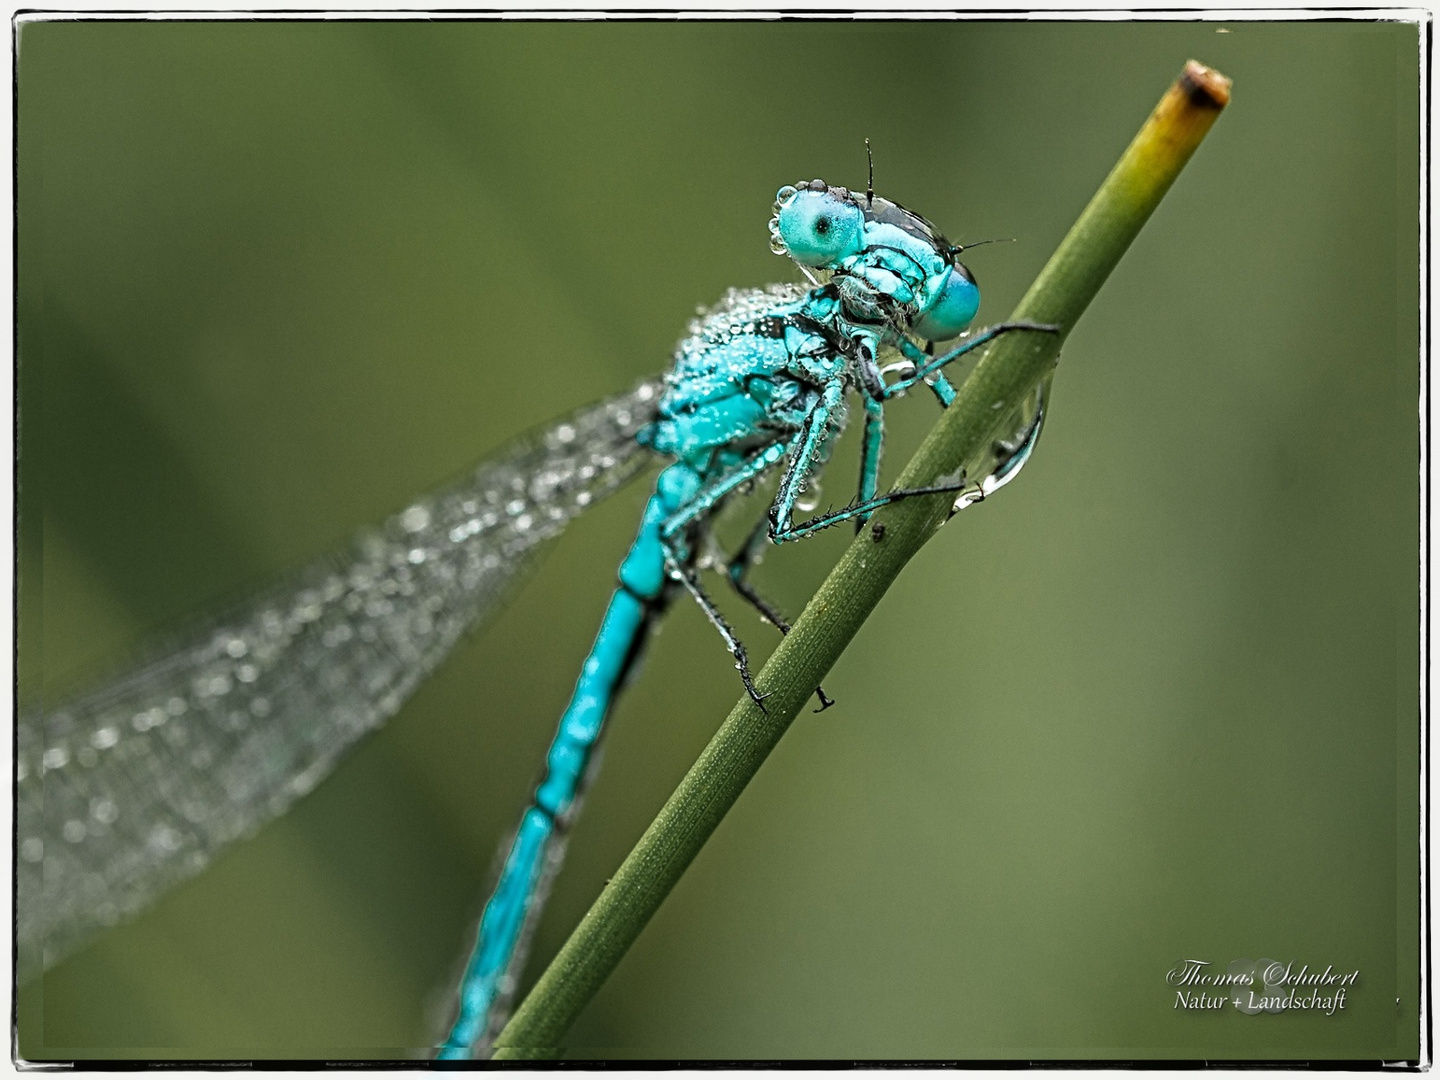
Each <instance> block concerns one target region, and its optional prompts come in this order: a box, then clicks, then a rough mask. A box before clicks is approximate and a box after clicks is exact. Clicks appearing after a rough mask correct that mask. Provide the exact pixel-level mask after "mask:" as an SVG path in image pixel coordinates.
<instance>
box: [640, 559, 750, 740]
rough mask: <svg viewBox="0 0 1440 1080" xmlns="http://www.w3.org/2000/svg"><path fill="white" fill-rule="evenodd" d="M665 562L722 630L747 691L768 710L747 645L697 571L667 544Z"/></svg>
mask: <svg viewBox="0 0 1440 1080" xmlns="http://www.w3.org/2000/svg"><path fill="white" fill-rule="evenodd" d="M665 562H666V563H667V564H668V565H669V567H670V569H671V570H672V571H673V572H674V573H675V576H676V577H677V578H679V580H680V584H682V585H684V586H685V591H686V592H688V593H689V594H690V595H691V596H692V597H693V598H694V600H695V602H696V603H697V604H699V605H700V610H701V611H703V612H705V617H706V618H707V619H709V620H710V625H711V626H713V627H715V629H716V630H718V631H720V636H721V637H722V638H723V639H724V640H725V647H726V648H727V649H729V650H730V655H731V656H733V657H734V658H735V666H736V667H737V668H739V669H740V681H741V682H743V683H744V684H745V692H746V693H747V694H749V695H750V700H751V701H753V702H755V704H756V705H758V706H759V707H760V711H761V712H766V711H767V710H766V708H765V698H766V697H768V696H769V695H768V694H762V693H760V691H759V690H758V689H756V687H755V681H754V680H753V679H752V678H751V677H750V658H749V657H748V656H746V655H745V646H744V645H743V644H741V642H740V639H739V638H738V637H737V636H736V635H735V631H734V630H732V629H731V628H730V624H729V623H727V622H726V621H725V616H723V615H721V614H720V609H719V608H717V607H716V606H715V603H714V601H712V600H711V599H710V597H708V596H706V595H705V590H704V589H702V588H700V582H698V581H697V580H695V571H694V569H693V568H692V567H691V566H689V565H688V564H685V563H681V562H680V560H679V559H677V558H676V557H675V553H674V552H673V551H671V550H670V549H669V547H668V546H667V548H666V552H665Z"/></svg>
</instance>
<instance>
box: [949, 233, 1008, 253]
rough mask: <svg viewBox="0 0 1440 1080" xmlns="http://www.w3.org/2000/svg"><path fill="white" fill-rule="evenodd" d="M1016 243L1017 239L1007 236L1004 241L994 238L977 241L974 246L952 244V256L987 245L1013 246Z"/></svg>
mask: <svg viewBox="0 0 1440 1080" xmlns="http://www.w3.org/2000/svg"><path fill="white" fill-rule="evenodd" d="M1014 242H1015V238H1014V237H1013V236H1007V237H1004V238H1003V239H1002V238H1000V237H993V238H991V239H989V240H976V241H975V242H974V243H973V244H951V245H950V254H951V255H959V254H960V253H961V252H962V251H969V250H970V249H971V248H977V247H983V246H984V245H986V244H1013V243H1014Z"/></svg>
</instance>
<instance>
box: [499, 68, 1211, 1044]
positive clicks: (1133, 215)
mask: <svg viewBox="0 0 1440 1080" xmlns="http://www.w3.org/2000/svg"><path fill="white" fill-rule="evenodd" d="M1229 87H1230V82H1229V80H1228V79H1226V78H1225V77H1224V76H1222V75H1219V74H1218V73H1216V72H1213V71H1211V70H1209V69H1207V68H1205V67H1203V66H1202V65H1200V64H1197V63H1195V62H1194V61H1191V62H1190V63H1189V64H1187V65H1186V67H1185V70H1184V71H1183V72H1182V73H1181V76H1180V78H1179V79H1178V80H1177V81H1176V82H1175V84H1174V85H1173V86H1171V88H1170V90H1169V91H1168V92H1167V93H1166V95H1165V96H1164V98H1162V99H1161V101H1160V104H1159V105H1158V106H1157V107H1156V109H1155V111H1154V112H1153V113H1152V114H1151V115H1150V118H1149V119H1148V120H1147V121H1146V122H1145V125H1144V126H1143V127H1142V128H1141V130H1140V132H1139V134H1138V135H1136V137H1135V139H1134V141H1133V142H1132V143H1131V144H1130V146H1129V148H1128V149H1127V150H1126V151H1125V153H1124V155H1123V156H1122V157H1121V158H1120V161H1119V163H1118V164H1116V166H1115V168H1114V169H1113V170H1112V171H1111V173H1110V175H1109V176H1108V177H1107V178H1106V180H1105V182H1104V184H1102V185H1101V187H1100V190H1099V191H1098V192H1097V193H1096V194H1095V197H1094V198H1093V199H1091V200H1090V204H1089V205H1088V206H1087V207H1086V208H1085V210H1084V212H1083V213H1082V214H1081V215H1080V218H1079V220H1078V221H1076V223H1075V225H1074V226H1073V227H1072V228H1071V230H1070V232H1069V234H1068V235H1067V236H1066V237H1065V239H1064V240H1063V241H1062V242H1061V244H1060V247H1059V248H1058V249H1057V250H1056V252H1055V254H1054V255H1053V256H1051V258H1050V261H1049V263H1047V264H1046V266H1045V269H1044V270H1042V271H1041V273H1040V276H1039V277H1038V278H1037V279H1036V280H1035V283H1034V284H1033V285H1032V286H1031V287H1030V290H1029V291H1028V292H1027V293H1026V294H1025V297H1024V299H1023V300H1021V301H1020V305H1019V306H1018V307H1017V308H1016V309H1015V313H1014V315H1013V316H1012V318H1013V319H1031V320H1034V321H1036V322H1044V323H1053V324H1056V325H1058V326H1059V327H1061V332H1060V333H1058V334H1046V333H1030V332H1018V333H1012V334H1007V335H1005V336H1003V337H1001V338H998V339H997V340H996V341H995V343H994V344H993V345H991V346H990V348H989V349H988V351H987V352H986V353H985V355H984V356H983V357H982V359H981V360H980V361H979V363H978V364H977V365H976V366H975V368H974V370H973V371H972V372H971V374H970V377H969V378H968V379H966V381H965V383H964V385H963V386H962V387H961V389H960V393H959V396H958V398H957V400H956V401H955V403H954V404H953V405H951V407H950V408H949V409H947V410H946V411H945V413H944V415H943V416H942V417H941V419H940V421H939V422H938V423H937V424H936V425H935V427H934V428H933V429H932V430H931V431H930V434H929V435H928V436H927V437H926V439H925V441H924V443H923V444H922V445H921V447H920V449H919V450H918V451H917V452H916V454H915V456H914V457H913V458H912V459H911V461H910V463H909V464H908V465H907V466H906V468H905V470H904V471H903V472H902V473H901V475H900V478H899V480H898V482H897V486H898V487H901V488H910V487H923V486H926V485H929V484H933V483H935V482H936V480H937V478H939V477H944V476H947V475H953V474H954V473H955V472H956V471H957V470H959V469H960V468H961V466H962V465H963V464H964V463H965V462H967V461H970V460H972V458H973V457H974V456H975V455H976V454H977V452H979V451H981V450H983V449H984V448H985V447H986V446H987V444H988V443H989V442H990V441H991V440H993V439H995V438H997V437H1002V436H1003V435H1005V434H1008V432H1005V431H1002V430H1000V429H1001V428H1002V426H1003V425H1004V424H1005V423H1006V422H1007V420H1013V416H1014V413H1015V410H1016V409H1017V408H1018V407H1019V406H1020V405H1021V403H1022V402H1023V401H1025V399H1026V398H1027V397H1028V396H1029V395H1030V394H1031V393H1032V392H1033V391H1034V390H1035V388H1036V387H1037V386H1038V385H1039V384H1040V383H1041V382H1043V381H1045V380H1046V379H1048V378H1050V377H1051V375H1052V373H1053V370H1054V366H1055V363H1056V360H1057V358H1058V356H1059V352H1060V346H1061V344H1062V342H1063V340H1064V338H1065V336H1066V334H1068V333H1069V331H1070V330H1071V328H1073V326H1074V325H1075V321H1076V320H1077V319H1078V318H1079V317H1080V314H1081V313H1082V312H1083V311H1084V310H1085V308H1086V306H1087V305H1088V304H1089V303H1090V301H1091V299H1093V298H1094V296H1095V294H1096V292H1098V291H1099V288H1100V286H1101V284H1103V283H1104V281H1105V279H1106V278H1107V277H1108V276H1109V274H1110V271H1111V270H1113V269H1114V267H1115V264H1116V263H1117V262H1118V261H1119V260H1120V256H1121V255H1123V254H1124V252H1125V249H1126V248H1128V247H1129V246H1130V242H1131V241H1132V240H1133V239H1134V238H1135V236H1136V234H1137V233H1138V232H1139V231H1140V227H1141V226H1142V225H1143V224H1144V223H1145V221H1146V219H1147V218H1149V216H1150V214H1151V212H1152V211H1153V210H1154V209H1155V207H1156V206H1157V205H1158V204H1159V202H1160V199H1161V198H1162V197H1163V196H1164V194H1165V192H1166V191H1167V190H1168V189H1169V187H1170V185H1171V183H1173V182H1174V180H1175V177H1176V176H1177V175H1179V172H1180V170H1181V169H1182V168H1183V167H1184V165H1185V162H1186V161H1188V160H1189V158H1190V155H1191V154H1192V153H1193V152H1194V150H1195V148H1196V147H1197V146H1198V145H1199V144H1200V141H1201V140H1202V139H1203V138H1204V136H1205V133H1206V132H1207V131H1209V129H1210V126H1211V124H1213V123H1214V121H1215V118H1216V117H1217V116H1218V115H1219V113H1220V110H1221V109H1223V108H1224V107H1225V104H1226V103H1227V102H1228V101H1229ZM952 501H953V496H951V495H937V496H930V497H921V498H913V499H909V500H906V501H904V502H900V503H896V504H892V505H891V506H887V507H885V508H884V509H882V510H880V511H879V512H877V513H876V514H875V516H874V518H873V521H874V522H875V523H877V524H879V525H882V526H883V535H882V538H881V539H879V540H877V539H876V538H875V537H876V535H877V534H878V533H880V532H881V530H876V529H867V530H865V531H863V532H862V533H861V534H860V535H859V536H858V537H857V538H856V540H855V542H854V543H853V544H851V546H850V547H849V549H848V550H847V551H846V553H845V555H844V556H843V557H842V558H841V560H840V562H839V563H838V564H837V565H836V567H835V569H834V570H833V571H832V572H831V573H830V576H829V577H828V578H827V579H826V580H825V583H824V584H823V585H821V587H820V589H819V591H818V592H817V593H816V594H815V596H814V598H813V599H812V600H811V601H810V603H809V605H808V606H807V607H806V608H805V611H804V613H803V614H802V615H801V616H800V618H799V620H798V621H797V622H796V623H795V627H794V629H793V630H792V631H791V632H790V634H789V635H787V636H786V637H785V638H784V639H783V640H782V641H781V643H780V646H779V648H777V649H776V650H775V653H774V655H772V656H771V658H770V661H769V662H768V663H767V664H766V665H765V667H764V669H763V670H762V671H761V672H760V674H759V676H758V677H757V679H756V683H757V684H758V685H759V687H760V688H761V690H762V692H768V693H769V695H770V696H769V697H767V698H766V699H765V703H766V711H765V712H761V711H760V710H759V709H758V708H757V707H756V706H755V705H754V704H753V703H752V702H751V701H750V699H749V698H748V697H742V698H741V699H740V702H739V703H738V704H737V705H736V706H735V708H734V709H733V710H731V712H730V715H729V717H728V718H727V719H726V720H725V723H724V724H723V725H722V726H721V728H720V730H719V731H718V732H717V733H716V734H715V737H714V738H713V739H712V740H711V741H710V744H709V745H708V746H707V747H706V748H705V750H704V752H703V753H702V754H701V755H700V758H699V760H697V761H696V762H695V764H694V766H692V767H691V769H690V771H689V773H688V774H686V776H685V778H684V780H682V781H681V782H680V786H679V787H677V788H676V789H675V793H674V794H673V795H672V796H671V797H670V800H669V801H668V802H667V803H666V804H665V806H664V807H663V808H662V809H661V811H660V813H659V815H658V816H657V817H656V818H655V820H654V822H652V823H651V825H650V827H649V829H647V830H646V832H645V835H644V836H643V837H641V839H640V841H639V843H637V844H636V845H635V849H634V850H633V851H632V852H631V853H630V855H629V856H628V857H627V858H626V859H625V861H624V863H623V864H622V865H621V866H620V869H619V870H618V871H616V873H615V876H614V877H613V878H611V879H610V881H609V883H608V884H607V885H606V886H605V889H604V890H603V891H602V892H601V894H600V896H599V898H598V899H597V900H596V901H595V903H594V905H593V906H592V907H591V908H590V911H589V912H588V913H587V914H586V915H585V918H584V919H583V920H581V922H580V925H579V926H578V927H576V929H575V932H574V933H573V934H571V936H570V939H569V940H568V941H567V942H566V943H565V945H564V947H563V948H561V950H560V952H559V953H558V954H557V955H556V957H555V959H554V961H552V962H551V964H550V967H549V968H548V969H547V970H546V971H545V973H544V974H543V975H542V976H541V977H540V980H539V982H537V983H536V984H535V987H534V989H533V990H532V991H531V992H530V995H529V996H528V997H527V998H526V999H525V1001H524V1002H523V1003H522V1004H521V1006H520V1008H519V1009H518V1010H516V1013H515V1015H514V1017H513V1018H512V1019H511V1020H510V1023H509V1024H508V1025H507V1026H506V1027H505V1029H504V1030H503V1031H502V1032H501V1033H500V1035H499V1037H498V1038H497V1039H496V1042H495V1047H496V1050H495V1054H494V1056H495V1058H496V1059H539V1058H547V1057H553V1056H556V1054H557V1053H558V1051H557V1049H556V1048H557V1047H558V1046H559V1045H560V1041H561V1039H562V1038H563V1036H564V1034H565V1032H566V1031H567V1030H568V1029H569V1027H570V1025H571V1024H572V1023H573V1022H574V1020H575V1018H576V1017H577V1016H578V1015H579V1014H580V1011H581V1009H583V1008H584V1007H585V1005H586V1003H588V1002H589V1001H590V999H591V998H592V997H593V996H594V995H595V993H596V991H598V990H599V989H600V986H601V985H602V984H603V983H604V981H605V979H606V978H607V977H608V976H609V974H610V972H611V971H613V970H614V969H615V966H616V965H617V964H618V963H619V962H620V959H621V957H623V956H624V955H625V952H626V950H627V949H629V948H630V945H631V944H632V943H633V942H634V941H635V939H636V938H637V937H638V936H639V934H640V932H641V930H642V929H644V927H645V924H646V923H647V922H649V920H650V917H651V916H652V915H653V914H654V913H655V911H656V910H657V909H658V908H659V907H660V904H661V903H662V902H663V901H664V899H665V897H666V896H667V895H668V894H669V892H670V890H671V889H672V888H673V887H674V885H675V883H676V882H677V881H678V880H679V878H680V875H681V874H682V873H684V871H685V868H686V867H687V866H688V865H689V864H690V861H691V860H692V859H693V858H694V857H695V855H696V854H697V853H698V852H699V850H700V848H701V847H702V846H703V845H704V843H705V841H706V840H707V839H708V838H709V836H710V834H711V833H712V832H714V830H715V827H716V826H717V825H719V824H720V821H721V819H722V818H723V817H724V816H725V813H726V811H728V810H729V809H730V807H731V805H732V804H733V803H734V802H735V800H736V799H737V798H739V796H740V793H741V791H743V790H744V789H745V785H746V784H747V783H749V781H750V778H751V777H752V776H754V775H755V773H756V771H757V770H758V769H759V768H760V765H761V763H762V762H764V760H765V758H766V756H768V755H769V753H770V751H771V750H772V749H774V747H775V745H776V744H777V743H778V742H779V741H780V737H781V736H782V735H784V733H785V730H786V729H787V728H788V727H789V726H790V723H791V721H792V720H794V718H795V716H796V715H797V714H798V713H799V711H800V709H801V708H803V707H804V705H805V702H806V701H807V699H808V698H809V696H810V694H811V693H813V692H814V689H815V687H816V686H817V685H819V683H820V681H821V680H822V679H823V678H824V676H825V674H826V673H827V672H828V671H829V670H830V668H831V666H832V665H833V664H834V663H835V661H836V660H837V659H838V658H839V656H840V654H841V652H842V651H843V650H844V648H845V646H846V645H848V644H849V642H850V640H851V639H852V638H853V637H854V636H855V634H856V632H857V631H858V630H859V629H860V625H861V623H863V622H864V621H865V618H866V617H867V616H868V615H869V614H870V612H871V611H873V610H874V608H875V605H876V604H878V603H879V602H880V598H881V597H882V596H883V595H884V593H885V590H886V589H888V588H889V587H890V583H891V582H892V581H894V580H895V577H896V575H897V574H899V572H900V570H901V568H902V567H904V565H905V564H906V563H907V562H908V561H909V560H910V558H911V556H913V555H914V554H915V552H916V551H918V550H919V549H920V547H921V545H922V544H924V543H925V541H926V540H928V539H929V538H930V537H931V536H933V535H934V534H935V531H936V530H937V529H938V528H939V527H940V526H941V525H943V524H944V523H945V521H946V519H947V517H948V515H949V511H950V505H951V503H952Z"/></svg>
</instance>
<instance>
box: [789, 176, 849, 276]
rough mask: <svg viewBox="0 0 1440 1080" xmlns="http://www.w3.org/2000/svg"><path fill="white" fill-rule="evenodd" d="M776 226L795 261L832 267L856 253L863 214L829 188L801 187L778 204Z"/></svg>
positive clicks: (815, 265)
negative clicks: (825, 190)
mask: <svg viewBox="0 0 1440 1080" xmlns="http://www.w3.org/2000/svg"><path fill="white" fill-rule="evenodd" d="M775 226H776V228H775V233H776V237H777V238H778V240H779V241H780V243H781V244H782V245H783V246H784V250H785V253H786V254H788V255H789V256H790V257H791V258H792V259H794V260H795V261H796V262H798V263H803V264H804V265H805V266H814V267H817V268H819V267H833V266H834V265H835V264H837V263H839V262H840V260H842V259H844V258H846V257H847V256H850V255H855V254H858V253H859V251H860V247H861V242H862V235H863V233H864V229H865V215H864V214H863V213H862V212H861V210H860V208H859V207H858V206H855V205H853V204H851V203H849V202H845V201H844V200H841V199H837V198H835V196H833V195H831V194H829V193H828V192H824V191H814V190H809V191H806V190H800V191H797V192H795V194H794V195H792V196H790V198H789V199H788V200H786V201H785V203H784V204H783V205H782V206H781V207H780V211H779V213H778V214H777V215H776V219H775Z"/></svg>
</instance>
